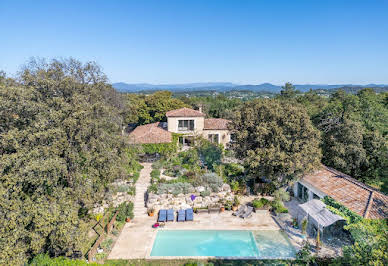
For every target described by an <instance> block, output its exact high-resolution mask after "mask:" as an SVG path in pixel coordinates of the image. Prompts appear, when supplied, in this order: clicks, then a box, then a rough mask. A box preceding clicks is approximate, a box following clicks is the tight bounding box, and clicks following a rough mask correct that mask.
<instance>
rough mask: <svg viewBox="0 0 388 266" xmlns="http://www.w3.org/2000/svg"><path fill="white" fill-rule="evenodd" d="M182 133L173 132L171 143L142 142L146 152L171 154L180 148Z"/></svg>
mask: <svg viewBox="0 0 388 266" xmlns="http://www.w3.org/2000/svg"><path fill="white" fill-rule="evenodd" d="M179 136H180V134H175V133H173V134H172V141H171V142H170V143H147V144H142V148H143V152H144V153H146V154H155V153H158V154H160V155H169V154H172V153H174V152H176V151H177V150H178V138H179Z"/></svg>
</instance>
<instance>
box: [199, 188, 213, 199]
mask: <svg viewBox="0 0 388 266" xmlns="http://www.w3.org/2000/svg"><path fill="white" fill-rule="evenodd" d="M210 193H211V192H210V190H204V191H202V192H201V193H200V195H201V197H208V196H210Z"/></svg>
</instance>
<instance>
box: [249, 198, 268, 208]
mask: <svg viewBox="0 0 388 266" xmlns="http://www.w3.org/2000/svg"><path fill="white" fill-rule="evenodd" d="M252 205H253V207H255V208H256V209H259V208H263V207H267V206H269V205H270V201H269V200H267V199H265V198H261V199H259V200H257V199H255V200H253V201H252Z"/></svg>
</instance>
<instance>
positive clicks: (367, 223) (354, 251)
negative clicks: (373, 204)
mask: <svg viewBox="0 0 388 266" xmlns="http://www.w3.org/2000/svg"><path fill="white" fill-rule="evenodd" d="M344 228H345V229H346V230H349V232H350V234H351V236H352V238H353V240H354V244H353V245H352V246H346V247H344V249H343V258H338V259H337V262H338V265H339V264H340V265H345V264H346V265H387V262H388V226H387V221H386V220H371V219H361V220H360V221H358V222H356V223H353V224H350V225H347V226H345V227H344Z"/></svg>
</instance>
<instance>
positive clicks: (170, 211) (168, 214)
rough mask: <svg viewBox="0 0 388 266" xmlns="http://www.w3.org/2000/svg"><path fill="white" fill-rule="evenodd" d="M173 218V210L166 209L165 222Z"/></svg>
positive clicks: (171, 220)
mask: <svg viewBox="0 0 388 266" xmlns="http://www.w3.org/2000/svg"><path fill="white" fill-rule="evenodd" d="M174 218H175V215H174V210H173V209H169V210H167V222H173V221H174Z"/></svg>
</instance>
